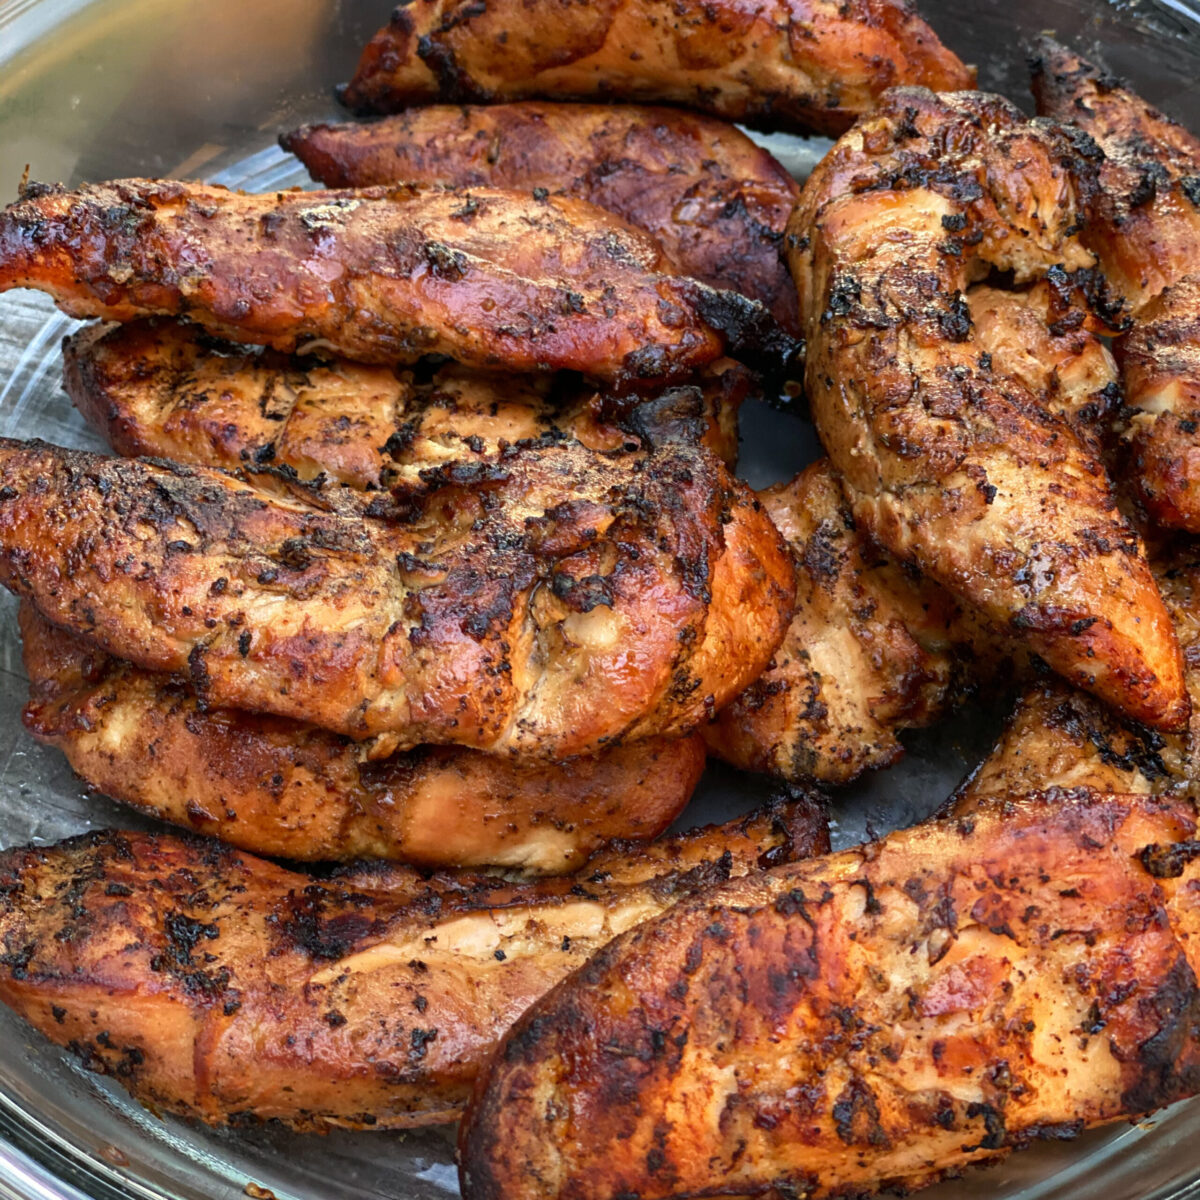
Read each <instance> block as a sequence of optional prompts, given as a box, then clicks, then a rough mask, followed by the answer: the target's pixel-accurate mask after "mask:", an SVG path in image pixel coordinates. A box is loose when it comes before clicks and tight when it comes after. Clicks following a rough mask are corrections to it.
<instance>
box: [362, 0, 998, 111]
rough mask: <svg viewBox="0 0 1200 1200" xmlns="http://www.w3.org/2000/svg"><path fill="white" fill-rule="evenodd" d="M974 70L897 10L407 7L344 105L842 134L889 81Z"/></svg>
mask: <svg viewBox="0 0 1200 1200" xmlns="http://www.w3.org/2000/svg"><path fill="white" fill-rule="evenodd" d="M974 80H975V73H974V71H973V70H971V69H969V68H967V67H965V66H964V65H963V64H962V63H961V62H960V61H959V59H958V58H957V57H955V55H954V54H952V53H951V52H950V51H949V50H947V49H946V48H945V47H944V46H943V45H942V44H941V42H939V41H938V38H937V35H936V34H935V33H934V32H933V30H932V29H930V28H929V26H928V25H927V24H926V23H925V22H924V21H922V20H921V18H920V17H919V16H917V14H916V12H915V11H914V10H913V8H912V6H911V5H909V4H905V3H903V2H901V0H851V2H850V3H844V4H836V3H832V2H831V0H787V2H786V3H785V2H784V0H768V2H766V3H754V4H748V3H745V2H744V0H707V2H704V3H701V2H700V0H594V2H592V3H588V4H573V5H563V4H555V3H549V2H548V0H489V3H487V4H476V3H472V2H471V0H412V2H411V3H406V4H402V5H400V7H398V8H397V9H396V10H395V12H394V13H393V15H392V20H391V23H390V24H389V25H387V26H385V27H384V28H383V29H381V30H380V31H379V32H378V33H377V34H376V35H375V37H374V38H373V39H372V41H371V43H370V44H369V45H368V46H367V48H366V50H365V51H364V53H363V56H362V59H361V60H360V62H359V64H358V70H357V71H356V72H355V75H354V78H353V79H352V80H351V82H350V84H349V85H348V86H347V87H346V89H345V92H344V95H343V99H344V101H345V102H346V103H347V104H348V105H350V106H351V107H352V108H356V109H362V110H370V111H374V112H387V111H395V110H397V109H401V108H408V107H410V106H411V105H413V104H414V103H420V102H422V101H429V100H437V99H445V100H457V101H470V102H481V101H482V102H494V101H498V100H517V99H522V98H524V97H530V96H546V97H551V98H554V99H557V100H567V99H589V98H593V97H595V98H600V99H620V100H622V101H626V102H628V101H666V102H669V103H673V104H682V105H686V106H687V107H690V108H697V109H700V110H702V111H704V112H710V113H713V114H715V115H716V116H720V117H724V118H726V119H727V120H731V121H739V122H741V123H743V124H747V125H756V126H759V127H762V128H768V129H793V130H800V131H804V130H817V131H818V132H821V133H840V132H841V131H842V130H844V129H846V128H848V127H849V126H850V125H851V124H852V123H853V121H854V118H855V117H857V116H858V115H859V114H860V113H863V112H866V111H868V110H869V109H870V108H871V107H872V105H873V103H874V101H875V99H876V98H877V97H878V96H879V94H880V93H881V92H882V91H883V90H884V89H885V88H888V87H891V86H892V85H893V84H900V83H913V84H923V85H927V86H929V87H932V88H936V89H938V90H952V89H955V88H966V87H972V86H973V85H974Z"/></svg>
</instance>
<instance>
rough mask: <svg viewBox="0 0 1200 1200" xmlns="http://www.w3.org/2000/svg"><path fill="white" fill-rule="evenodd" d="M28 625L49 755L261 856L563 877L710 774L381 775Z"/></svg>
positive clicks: (26, 647) (354, 750)
mask: <svg viewBox="0 0 1200 1200" xmlns="http://www.w3.org/2000/svg"><path fill="white" fill-rule="evenodd" d="M20 624H21V636H22V641H23V653H24V660H25V670H26V672H27V674H28V675H29V682H30V699H29V703H28V704H27V705H26V706H25V712H24V720H25V727H26V728H27V729H28V730H29V732H30V733H32V734H33V736H34V737H35V738H37V739H38V741H40V742H43V743H45V744H46V745H50V746H56V747H57V748H58V749H60V750H61V751H62V752H63V753H64V754H65V755H66V757H67V761H68V762H69V763H70V764H71V766H72V767H73V768H74V770H75V771H76V772H78V774H79V775H81V776H82V777H83V778H84V779H85V780H86V781H87V782H88V783H89V784H90V785H91V786H92V787H94V788H96V789H97V790H99V791H101V792H104V793H105V794H106V795H108V796H111V797H113V798H114V799H116V800H121V801H123V802H124V803H126V804H131V805H133V806H134V807H135V808H138V809H141V810H142V811H144V812H148V813H151V814H153V815H154V816H158V817H161V818H163V819H164V820H166V821H170V822H171V823H172V824H174V825H180V826H182V827H183V828H185V829H190V830H192V831H193V832H195V833H204V834H210V835H213V836H216V837H220V838H222V839H223V840H225V841H227V842H229V843H230V844H231V845H234V846H237V847H239V848H240V849H243V850H249V851H250V852H251V853H254V854H270V855H277V856H280V857H283V858H290V859H296V860H298V861H315V862H321V861H345V860H349V859H354V858H380V859H398V860H400V861H403V862H410V863H415V864H416V865H417V866H422V867H494V866H500V867H510V868H519V869H520V870H522V871H527V872H536V873H539V874H540V873H551V874H561V873H563V872H565V871H571V870H575V869H576V868H578V867H579V866H580V865H581V864H582V862H583V860H584V859H585V858H586V857H587V856H588V855H589V854H591V853H592V852H593V851H595V850H597V849H599V847H601V846H602V845H604V844H605V843H606V842H608V841H610V840H612V839H613V838H624V839H630V838H638V839H645V838H651V837H656V836H657V835H658V834H660V833H662V832H663V831H664V830H665V829H666V828H667V826H668V825H669V824H670V823H671V822H672V821H673V820H674V819H675V818H676V817H677V816H678V815H679V814H680V812H682V810H683V807H684V805H685V804H687V802H688V799H689V798H690V797H691V794H692V792H693V790H694V789H695V787H696V784H697V783H698V782H699V780H700V775H701V773H702V772H703V770H704V758H705V755H704V743H703V741H702V740H701V739H700V737H699V736H698V735H696V734H693V735H692V736H690V737H685V738H654V739H651V740H649V741H645V742H635V743H633V744H631V745H627V746H617V747H616V748H615V749H613V750H609V751H605V752H602V753H600V754H598V755H596V756H594V757H591V758H574V759H570V760H568V761H567V762H565V763H561V764H559V763H555V764H545V765H541V764H524V763H518V762H513V761H512V760H511V759H508V758H504V757H501V756H499V755H494V754H481V753H479V752H478V751H476V750H460V749H458V748H456V747H449V746H424V747H419V748H417V749H415V750H411V751H409V752H408V753H398V754H394V755H392V756H390V757H388V758H385V759H382V760H380V761H376V762H371V761H367V760H366V758H365V755H364V750H363V747H362V746H359V745H356V744H355V743H354V742H351V741H349V740H348V739H346V738H344V737H339V736H338V735H337V734H334V733H327V732H326V731H325V730H322V729H317V728H316V727H314V726H312V725H303V724H300V723H299V722H296V721H290V720H288V719H286V718H284V717H270V716H263V715H261V714H255V713H244V712H237V711H235V710H232V709H218V708H208V707H206V706H202V705H201V704H200V703H199V701H198V700H197V698H196V696H195V693H194V692H193V691H192V689H191V688H190V687H189V686H188V684H187V683H186V682H185V681H183V680H181V679H180V678H178V677H177V676H171V675H163V674H158V673H156V672H153V671H145V670H142V669H141V668H139V667H135V666H132V665H131V664H129V663H124V662H120V661H119V660H117V659H113V658H110V657H109V656H108V655H106V654H105V653H103V651H99V650H96V649H94V648H92V647H90V646H89V645H88V644H87V643H86V642H84V641H82V640H81V639H79V638H77V637H74V636H73V635H71V634H69V633H64V632H63V631H62V630H60V629H55V628H54V627H53V626H52V625H50V624H49V623H47V622H46V621H45V620H43V619H42V618H41V617H39V616H38V615H37V614H36V613H35V612H34V611H33V609H32V608H30V607H29V605H27V604H23V605H22V606H21V612H20Z"/></svg>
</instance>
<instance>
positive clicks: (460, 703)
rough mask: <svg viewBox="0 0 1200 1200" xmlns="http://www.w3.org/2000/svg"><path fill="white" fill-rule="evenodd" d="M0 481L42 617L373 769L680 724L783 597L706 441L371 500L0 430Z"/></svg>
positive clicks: (705, 707) (11, 541)
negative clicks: (303, 726) (446, 753)
mask: <svg viewBox="0 0 1200 1200" xmlns="http://www.w3.org/2000/svg"><path fill="white" fill-rule="evenodd" d="M0 473H2V474H3V477H4V487H3V489H0V580H2V582H3V583H4V584H5V585H6V586H8V587H9V588H10V589H12V590H14V591H15V592H17V593H18V594H19V595H22V596H24V597H26V598H28V599H29V600H31V601H32V602H33V604H34V606H35V607H36V608H37V609H38V610H39V611H40V612H41V613H42V615H43V616H45V617H46V618H47V619H49V620H50V621H52V622H53V623H55V624H57V625H59V626H62V627H64V628H67V629H71V630H73V631H75V632H77V633H79V634H81V635H83V636H85V637H86V638H87V639H88V640H89V641H90V642H92V643H93V644H95V645H97V646H98V647H100V648H102V649H104V650H107V651H108V652H109V653H111V654H114V655H116V656H117V657H121V658H125V659H129V660H130V661H133V662H135V663H136V664H137V665H139V666H142V667H147V668H150V669H154V670H160V671H171V672H186V673H187V674H188V676H189V678H190V679H191V681H192V684H193V685H194V687H195V688H196V690H197V694H198V695H199V697H200V698H201V699H202V700H203V701H205V702H206V703H208V704H211V705H213V706H214V707H233V708H240V709H245V710H249V711H258V712H269V713H275V714H277V715H279V716H287V717H292V718H295V719H298V720H304V721H309V722H311V723H313V724H316V725H319V726H322V727H324V728H326V729H330V730H333V731H334V732H338V733H342V734H346V735H348V736H351V737H357V738H367V737H371V736H374V735H386V736H385V737H384V738H383V739H382V743H381V744H380V745H377V746H376V747H375V748H374V750H373V755H374V756H382V755H383V754H386V753H390V752H391V751H393V750H395V749H405V748H410V747H412V746H415V745H418V744H421V743H443V744H447V743H449V744H457V745H462V746H469V747H474V748H476V749H487V750H491V751H492V752H495V753H507V754H511V755H513V756H514V757H525V758H537V759H543V760H549V759H561V758H566V757H571V756H574V755H577V754H591V753H596V752H597V751H598V750H599V749H601V748H602V747H604V746H606V745H612V744H615V743H616V742H617V741H618V740H628V741H637V740H642V739H645V738H649V737H657V736H673V735H678V734H682V733H686V732H688V731H689V730H690V729H691V728H693V727H695V726H696V725H697V724H698V723H699V722H700V721H701V720H702V719H703V718H705V717H706V716H708V715H710V714H711V712H712V711H713V710H714V709H716V708H718V707H720V705H722V704H723V703H725V702H727V701H728V700H729V699H731V698H732V697H733V696H734V695H736V694H737V693H738V692H739V691H741V690H742V689H743V688H744V687H745V686H746V685H747V684H748V683H749V682H750V681H751V680H752V679H754V678H755V677H756V676H757V675H758V674H759V672H760V671H761V670H762V669H763V667H765V666H766V664H767V662H768V661H769V660H770V657H771V655H772V653H773V652H774V650H775V647H776V646H777V645H778V643H779V641H780V639H781V638H782V636H783V633H784V629H785V627H786V624H787V615H786V614H787V613H788V612H789V611H790V607H791V603H792V595H793V586H794V585H793V581H792V570H791V562H790V560H789V558H788V556H787V552H786V548H785V547H784V546H783V544H782V543H781V541H780V538H779V535H778V533H777V532H776V531H775V528H774V526H773V525H771V523H770V521H769V519H768V518H767V516H766V514H765V513H763V512H762V510H761V508H760V506H759V505H758V504H757V502H756V501H755V500H754V498H753V495H752V493H750V492H749V490H748V489H747V488H746V487H745V486H744V485H743V484H740V483H738V482H737V481H735V480H733V479H732V478H731V477H730V476H729V475H728V473H727V472H726V471H725V469H724V468H723V467H722V466H721V465H720V464H719V463H718V462H717V461H716V460H715V459H713V458H712V456H711V455H709V454H707V453H706V452H705V451H702V450H700V451H696V450H689V449H685V448H683V447H674V446H673V447H668V448H667V449H665V450H662V451H656V452H653V453H650V454H646V455H621V456H615V457H614V456H606V455H600V454H596V453H595V452H593V451H589V450H587V449H586V448H585V447H582V446H580V445H578V444H576V443H568V444H562V445H553V446H538V445H534V446H530V447H526V448H523V449H513V450H510V451H508V452H505V453H504V454H502V455H501V456H500V457H499V458H498V459H497V460H495V461H494V462H491V463H485V464H482V465H476V464H464V465H463V466H462V467H461V468H456V467H454V466H450V467H446V468H442V469H440V470H439V471H431V472H430V478H429V480H428V484H427V492H426V493H425V494H423V495H419V496H416V497H407V498H406V499H405V500H404V501H403V503H399V504H396V503H393V502H389V501H386V500H383V501H376V502H375V503H374V504H373V505H372V506H370V507H369V508H367V507H366V506H365V501H364V500H363V499H362V498H360V497H358V496H357V495H356V494H353V493H348V492H344V493H339V494H333V493H330V492H325V493H321V492H318V491H314V490H312V489H303V488H301V489H298V490H300V491H303V492H305V493H306V495H305V496H304V498H298V497H297V498H289V499H283V498H280V497H278V496H276V495H273V494H271V493H270V492H268V491H266V490H264V489H263V488H261V487H256V486H253V485H251V484H247V483H244V482H240V481H238V480H236V479H235V478H233V477H231V476H229V475H226V474H224V473H222V472H218V471H212V470H205V469H201V468H195V467H184V466H179V465H175V464H168V463H164V462H158V461H154V460H124V459H104V458H99V457H97V456H95V455H90V454H80V453H75V452H72V451H66V450H59V449H56V448H54V447H50V446H45V445H43V444H39V443H30V444H22V443H18V442H11V441H8V442H0ZM334 505H336V506H338V508H337V510H336V511H335V510H334V508H333V506H334ZM379 505H382V509H381V510H380V511H381V514H384V515H388V516H389V517H390V519H389V520H386V521H384V520H376V519H374V518H373V516H372V515H371V514H372V513H374V512H375V511H376V508H377V506H379ZM364 512H366V514H367V515H366V516H364Z"/></svg>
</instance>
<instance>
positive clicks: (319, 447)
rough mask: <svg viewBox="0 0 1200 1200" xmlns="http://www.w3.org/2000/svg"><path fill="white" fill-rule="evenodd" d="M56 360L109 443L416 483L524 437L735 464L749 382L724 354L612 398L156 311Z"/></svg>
mask: <svg viewBox="0 0 1200 1200" xmlns="http://www.w3.org/2000/svg"><path fill="white" fill-rule="evenodd" d="M63 361H64V370H63V386H64V388H65V389H66V391H67V394H68V395H69V396H70V397H71V399H72V400H73V401H74V403H75V407H76V408H78V409H79V411H80V412H82V413H83V415H84V416H85V417H86V418H87V419H88V421H89V422H90V423H91V424H92V425H93V426H94V427H95V428H96V429H98V430H99V431H100V432H101V433H103V434H104V436H105V437H106V438H107V440H108V442H109V443H110V445H111V446H112V448H113V449H114V450H115V451H116V452H117V453H118V454H123V455H130V456H132V455H143V454H144V455H156V456H159V457H163V458H172V459H174V460H175V461H177V462H189V463H197V464H199V465H201V466H213V467H224V468H236V467H241V466H245V465H251V466H253V465H260V466H261V465H264V464H273V465H277V466H285V467H290V468H292V469H293V470H294V471H295V472H296V473H297V475H299V477H300V478H301V479H306V480H307V479H315V478H316V477H318V476H325V477H326V478H328V479H332V480H336V481H338V482H340V483H345V484H349V485H350V486H352V487H355V488H361V489H373V488H379V487H398V486H401V485H407V486H416V487H419V486H420V473H421V471H423V470H427V469H429V468H431V467H438V466H443V465H446V464H449V463H451V462H473V463H480V462H484V461H487V460H489V459H493V458H495V457H496V455H497V454H498V453H499V452H500V447H501V445H502V444H503V443H508V444H510V445H515V444H517V443H518V442H520V441H522V440H523V439H528V438H532V439H535V440H536V439H538V438H546V437H550V438H559V439H561V438H568V437H570V438H575V439H577V440H578V441H580V442H582V443H583V444H584V445H585V446H588V447H590V448H591V449H593V450H622V449H626V450H628V449H638V448H641V447H643V446H646V447H649V446H657V445H662V444H666V443H668V442H672V441H680V440H682V441H686V442H689V443H690V444H693V445H696V444H701V445H704V446H707V447H708V448H709V449H710V450H712V451H713V453H715V454H716V455H717V456H718V457H720V458H722V459H724V460H725V462H726V463H727V464H728V465H730V466H732V465H733V464H734V462H736V460H737V411H738V407H739V406H740V404H741V403H742V401H743V399H744V398H745V397H746V396H747V395H748V394H751V393H752V392H754V391H756V390H757V386H756V380H755V377H754V376H753V374H752V373H751V372H749V371H747V370H746V369H745V368H744V367H741V366H740V365H739V364H737V363H735V362H733V361H732V360H730V359H722V360H719V361H718V362H717V363H715V364H714V365H713V366H712V367H710V368H708V370H707V371H706V372H705V373H704V374H703V375H701V376H700V377H699V380H698V382H697V383H696V384H687V385H681V386H679V387H676V388H671V389H667V391H665V392H664V393H662V394H660V395H659V396H656V397H653V398H651V399H630V398H624V399H622V398H617V397H611V396H608V395H605V394H604V393H603V392H597V391H596V390H595V388H591V387H588V386H586V385H584V384H581V383H579V382H578V381H575V382H571V381H570V380H569V379H567V380H564V379H562V378H561V377H556V376H550V377H547V376H538V375H527V376H520V375H497V374H495V373H493V372H488V371H481V370H477V369H472V368H469V367H460V366H457V365H455V364H453V363H449V364H446V365H445V366H441V367H435V368H430V369H428V370H425V371H403V370H401V371H398V370H394V369H392V368H390V367H370V366H363V365H362V364H359V363H352V362H350V361H348V360H346V359H330V360H323V359H320V358H317V357H315V356H312V355H296V356H285V355H280V354H277V353H274V352H271V351H264V352H255V351H249V350H247V349H246V348H245V347H239V346H236V345H233V344H230V343H221V342H214V341H213V340H212V339H211V338H209V337H208V336H207V335H205V334H204V333H202V332H201V331H199V330H197V329H196V328H195V327H193V326H189V325H180V324H177V323H175V322H162V321H134V322H132V323H130V324H128V325H115V326H105V325H94V326H88V327H86V328H85V329H83V330H82V331H80V332H79V333H77V334H74V335H73V336H71V337H70V338H68V339H67V340H66V342H65V343H64V345H63Z"/></svg>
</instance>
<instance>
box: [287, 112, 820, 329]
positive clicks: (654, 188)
mask: <svg viewBox="0 0 1200 1200" xmlns="http://www.w3.org/2000/svg"><path fill="white" fill-rule="evenodd" d="M279 140H280V144H281V145H282V146H283V148H284V149H285V150H290V151H291V152H292V153H293V154H295V155H296V156H297V157H298V158H299V159H300V160H301V162H303V163H304V165H305V166H306V167H307V168H308V170H309V173H310V174H311V175H312V177H313V178H314V179H317V180H320V181H321V182H322V183H324V184H325V185H326V186H328V187H370V186H372V185H376V184H390V183H430V184H445V185H447V186H450V187H455V188H468V187H480V186H491V187H504V188H513V189H516V190H518V191H528V190H530V189H536V188H541V189H544V190H546V191H548V192H550V193H555V194H566V195H568V196H578V197H580V198H581V199H583V200H588V201H590V202H591V203H592V204H596V205H598V206H599V207H600V208H606V209H608V211H609V212H613V213H616V214H617V216H619V217H621V218H622V219H624V220H626V221H628V222H629V223H630V224H631V225H634V226H636V227H637V228H639V229H644V230H645V231H646V232H647V233H649V234H651V235H653V237H654V238H655V239H656V240H657V241H658V242H659V243H660V244H661V245H662V247H663V249H664V250H666V252H667V257H668V258H669V259H671V260H672V261H673V262H674V263H675V264H676V266H678V267H679V269H680V271H681V272H682V273H683V274H685V275H691V276H694V277H695V278H696V279H699V280H702V281H703V282H704V283H708V284H711V285H712V286H713V287H719V288H730V289H732V290H733V291H735V292H741V293H742V294H743V295H744V296H749V297H750V298H751V299H753V300H760V301H762V303H763V304H765V305H766V306H767V308H769V309H770V310H771V312H773V313H774V314H775V317H776V319H777V320H778V321H779V322H780V324H781V325H783V326H784V327H785V328H786V329H788V330H789V331H790V332H793V333H794V332H796V331H797V321H798V317H797V313H796V288H795V286H794V285H793V283H792V279H791V276H790V275H789V274H788V269H787V264H786V263H785V262H784V261H783V255H782V254H781V253H780V250H781V248H782V242H783V231H784V227H785V226H786V225H787V219H788V217H789V216H790V215H791V212H792V208H793V206H794V205H795V203H796V197H797V196H798V195H799V194H800V187H799V185H798V184H797V183H796V181H795V180H794V179H793V178H792V177H791V176H790V175H789V174H788V173H787V172H786V171H785V170H784V169H783V167H781V166H780V165H779V163H777V162H776V161H775V159H773V158H772V157H771V155H770V154H768V153H767V152H766V151H765V150H763V149H762V148H761V147H759V146H756V145H755V144H754V143H753V142H752V141H751V140H750V139H749V138H748V137H746V135H745V134H744V133H742V132H741V131H740V130H738V129H735V128H734V127H733V126H732V125H727V124H725V123H724V122H723V121H714V120H712V119H711V118H709V117H702V116H698V115H697V114H695V113H687V112H681V111H679V110H678V109H671V108H641V107H638V106H636V105H614V104H548V103H545V102H542V101H536V100H534V101H528V102H526V103H523V104H497V105H492V106H487V107H478V106H476V107H463V106H460V105H436V104H435V105H429V106H427V107H424V108H415V109H411V110H410V111H408V112H404V113H400V114H398V115H397V116H394V117H389V118H386V119H384V120H382V121H374V122H371V123H369V124H365V123H362V122H358V123H354V124H346V125H307V126H305V127H304V128H302V129H297V130H296V131H294V132H293V133H287V134H284V135H283V137H281V138H280V139H279Z"/></svg>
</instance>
